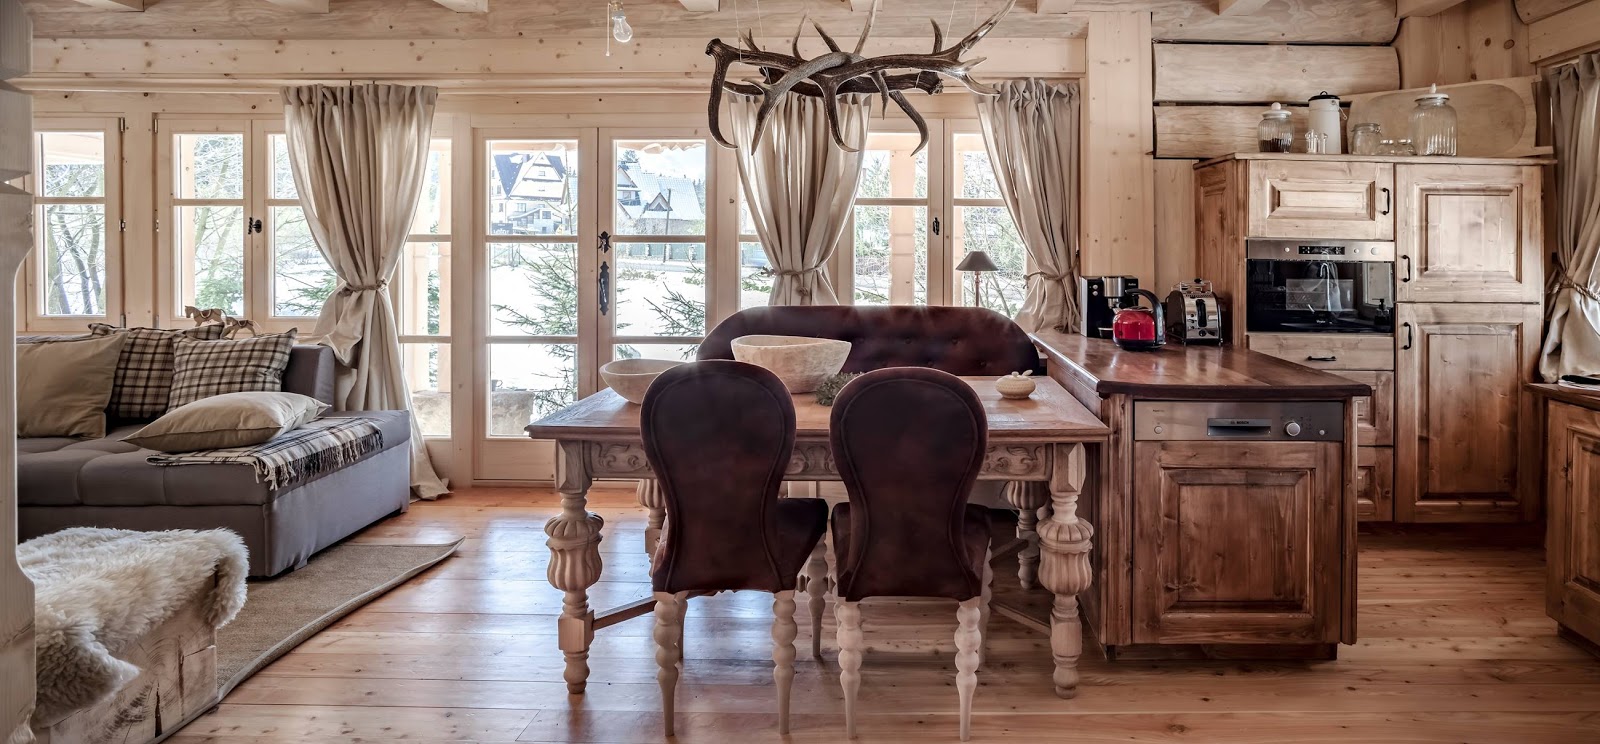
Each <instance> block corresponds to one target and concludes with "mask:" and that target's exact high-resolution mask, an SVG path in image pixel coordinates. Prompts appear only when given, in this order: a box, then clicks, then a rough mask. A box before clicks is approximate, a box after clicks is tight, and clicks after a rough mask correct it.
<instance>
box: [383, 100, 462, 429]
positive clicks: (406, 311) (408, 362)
mask: <svg viewBox="0 0 1600 744" xmlns="http://www.w3.org/2000/svg"><path fill="white" fill-rule="evenodd" d="M436 128H437V124H436ZM454 162H455V160H454V157H453V153H452V150H451V141H450V140H449V139H447V138H435V139H434V140H433V141H432V142H431V143H430V145H429V147H428V166H427V170H426V171H425V172H424V175H423V180H422V193H421V194H420V196H419V198H418V200H417V213H416V215H415V216H414V217H413V218H412V220H411V234H410V236H409V237H408V238H407V239H406V246H405V253H404V254H403V255H402V256H401V257H400V266H399V268H398V269H397V270H396V271H395V278H394V281H393V282H391V283H390V285H389V286H390V297H391V299H392V300H393V301H394V304H395V316H396V317H397V318H398V319H399V323H400V361H401V364H402V365H403V366H404V368H405V376H406V384H407V385H408V386H409V387H410V388H411V403H412V415H414V416H416V419H417V426H418V427H419V428H421V430H422V433H423V435H424V436H430V437H449V436H450V434H451V426H450V422H451V406H450V401H451V395H450V392H451V389H450V352H451V344H450V332H451V330H450V329H451V323H450V294H451V292H450V288H451V285H452V278H453V273H452V271H451V264H450V256H451V252H452V251H451V249H452V247H453V245H454V243H453V241H452V240H451V216H452V211H451V210H452V203H453V200H452V198H451V197H452V194H451V185H452V184H453V183H454V179H453V178H452V171H453V163H454Z"/></svg>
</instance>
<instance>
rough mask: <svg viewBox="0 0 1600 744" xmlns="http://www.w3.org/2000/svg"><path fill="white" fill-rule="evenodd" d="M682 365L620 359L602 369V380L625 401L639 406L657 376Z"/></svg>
mask: <svg viewBox="0 0 1600 744" xmlns="http://www.w3.org/2000/svg"><path fill="white" fill-rule="evenodd" d="M680 364H683V362H677V361H673V360H671V359H618V360H616V361H613V362H610V363H607V364H606V365H605V366H603V367H601V368H600V379H601V380H603V381H604V382H605V383H606V385H607V386H609V387H610V388H611V389H612V390H615V391H617V395H620V396H622V398H623V400H626V401H628V402H629V403H633V404H639V403H643V402H644V391H646V390H649V389H650V383H652V382H655V381H656V376H657V375H659V374H661V373H662V372H665V371H667V370H669V369H672V368H673V367H676V366H678V365H680Z"/></svg>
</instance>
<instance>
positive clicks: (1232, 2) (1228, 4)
mask: <svg viewBox="0 0 1600 744" xmlns="http://www.w3.org/2000/svg"><path fill="white" fill-rule="evenodd" d="M1268 1H1269V0H1217V15H1224V16H1243V15H1250V14H1251V13H1254V12H1256V11H1258V10H1261V6H1263V5H1266V4H1267V2H1268Z"/></svg>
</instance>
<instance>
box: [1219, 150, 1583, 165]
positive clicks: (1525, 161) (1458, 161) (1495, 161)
mask: <svg viewBox="0 0 1600 744" xmlns="http://www.w3.org/2000/svg"><path fill="white" fill-rule="evenodd" d="M1229 160H1311V161H1321V162H1324V163H1416V164H1430V165H1555V162H1556V161H1555V159H1554V158H1455V157H1441V156H1437V155H1434V156H1428V157H1423V156H1420V155H1416V156H1409V157H1403V156H1396V155H1312V154H1309V153H1304V152H1236V153H1234V154H1232V155H1223V156H1222V157H1220V158H1212V159H1210V160H1203V161H1201V162H1199V163H1196V164H1195V166H1194V167H1195V168H1196V169H1199V168H1204V167H1206V166H1208V165H1214V164H1216V163H1222V162H1226V161H1229Z"/></svg>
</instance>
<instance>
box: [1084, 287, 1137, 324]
mask: <svg viewBox="0 0 1600 744" xmlns="http://www.w3.org/2000/svg"><path fill="white" fill-rule="evenodd" d="M1138 288H1139V277H1136V276H1083V277H1078V309H1079V316H1080V317H1081V320H1079V321H1078V332H1079V333H1081V334H1083V335H1085V336H1088V337H1089V338H1111V320H1112V318H1113V317H1115V316H1116V314H1117V308H1118V307H1120V304H1119V302H1120V301H1121V299H1122V295H1124V294H1126V293H1127V292H1128V291H1129V290H1134V289H1138Z"/></svg>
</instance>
